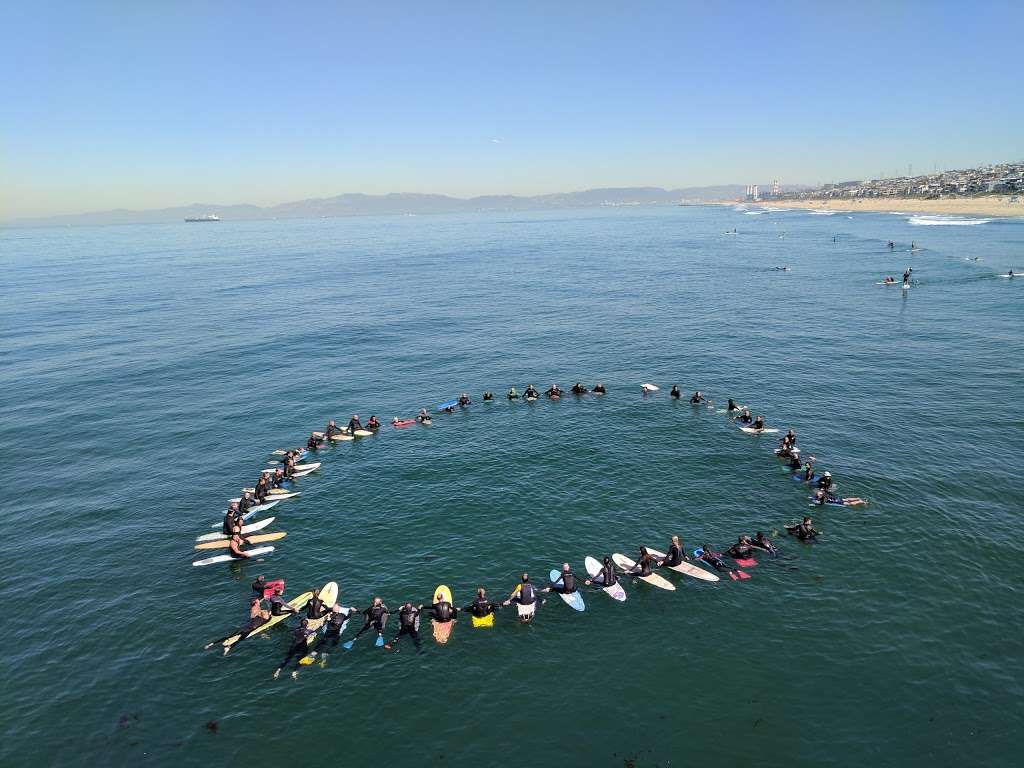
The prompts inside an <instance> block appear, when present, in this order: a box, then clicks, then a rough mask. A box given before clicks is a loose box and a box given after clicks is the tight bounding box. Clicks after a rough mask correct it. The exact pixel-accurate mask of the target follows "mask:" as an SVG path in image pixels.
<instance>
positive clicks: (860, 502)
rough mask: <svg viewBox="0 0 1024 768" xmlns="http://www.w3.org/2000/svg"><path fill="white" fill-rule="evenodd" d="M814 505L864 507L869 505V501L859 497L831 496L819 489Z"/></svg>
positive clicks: (815, 495)
mask: <svg viewBox="0 0 1024 768" xmlns="http://www.w3.org/2000/svg"><path fill="white" fill-rule="evenodd" d="M814 503H815V504H817V505H818V506H824V505H825V504H832V505H836V506H843V507H862V506H864V505H866V504H867V501H865V500H864V499H862V498H860V497H859V496H835V495H834V494H831V493H829V492H828V491H823V490H821V489H820V488H819V489H818V490H817V491H815V492H814Z"/></svg>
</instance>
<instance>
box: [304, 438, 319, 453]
mask: <svg viewBox="0 0 1024 768" xmlns="http://www.w3.org/2000/svg"><path fill="white" fill-rule="evenodd" d="M319 446H320V443H318V442H317V440H316V438H315V437H313V436H312V435H310V438H309V440H307V441H306V450H307V451H315V450H316V449H317V448H318V447H319Z"/></svg>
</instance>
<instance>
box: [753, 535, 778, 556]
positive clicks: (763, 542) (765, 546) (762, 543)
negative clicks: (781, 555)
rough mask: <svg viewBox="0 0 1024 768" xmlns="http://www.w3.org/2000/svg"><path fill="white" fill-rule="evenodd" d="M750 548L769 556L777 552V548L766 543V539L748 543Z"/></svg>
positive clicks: (768, 542)
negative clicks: (760, 550)
mask: <svg viewBox="0 0 1024 768" xmlns="http://www.w3.org/2000/svg"><path fill="white" fill-rule="evenodd" d="M750 546H752V547H754V548H755V549H763V550H764V551H765V552H767V553H768V554H770V555H776V554H778V552H779V549H778V547H776V546H775V545H774V544H772V543H771V542H770V541H768V539H767V538H766V537H762V538H760V539H754V540H753V541H752V542H750Z"/></svg>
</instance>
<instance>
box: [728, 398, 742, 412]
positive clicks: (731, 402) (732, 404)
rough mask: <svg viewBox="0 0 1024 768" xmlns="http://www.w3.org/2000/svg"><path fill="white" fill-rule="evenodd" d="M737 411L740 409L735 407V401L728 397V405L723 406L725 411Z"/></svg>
mask: <svg viewBox="0 0 1024 768" xmlns="http://www.w3.org/2000/svg"><path fill="white" fill-rule="evenodd" d="M739 409H740V407H739V406H738V405H736V401H735V400H733V399H732V398H731V397H730V398H729V403H728V404H727V405H726V406H725V410H726V411H728V412H729V413H732V412H733V411H738V410H739Z"/></svg>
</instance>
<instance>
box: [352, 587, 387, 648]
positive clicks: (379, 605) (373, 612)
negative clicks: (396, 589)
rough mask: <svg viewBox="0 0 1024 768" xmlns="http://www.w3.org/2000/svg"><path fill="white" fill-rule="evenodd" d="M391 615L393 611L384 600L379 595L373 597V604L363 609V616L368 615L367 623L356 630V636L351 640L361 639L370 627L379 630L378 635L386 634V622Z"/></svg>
mask: <svg viewBox="0 0 1024 768" xmlns="http://www.w3.org/2000/svg"><path fill="white" fill-rule="evenodd" d="M390 615H391V611H389V610H388V607H387V606H386V605H384V601H383V600H381V599H380V598H379V597H375V598H373V605H371V606H370V607H369V608H367V609H366V610H365V611H363V616H365V617H366V623H365V624H363V628H362V629H360V630H359V631H358V632H356V636H355V637H353V638H352V640H350V641H349V642H355V641H356V640H358V639H359V636H360V635H361V634H363V632H365V631H366V630H368V629H369V628H370V627H373V628H374V629H376V630H377V634H378V635H382V634H384V623H385V622H386V621H387V620H388V616H390Z"/></svg>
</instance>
